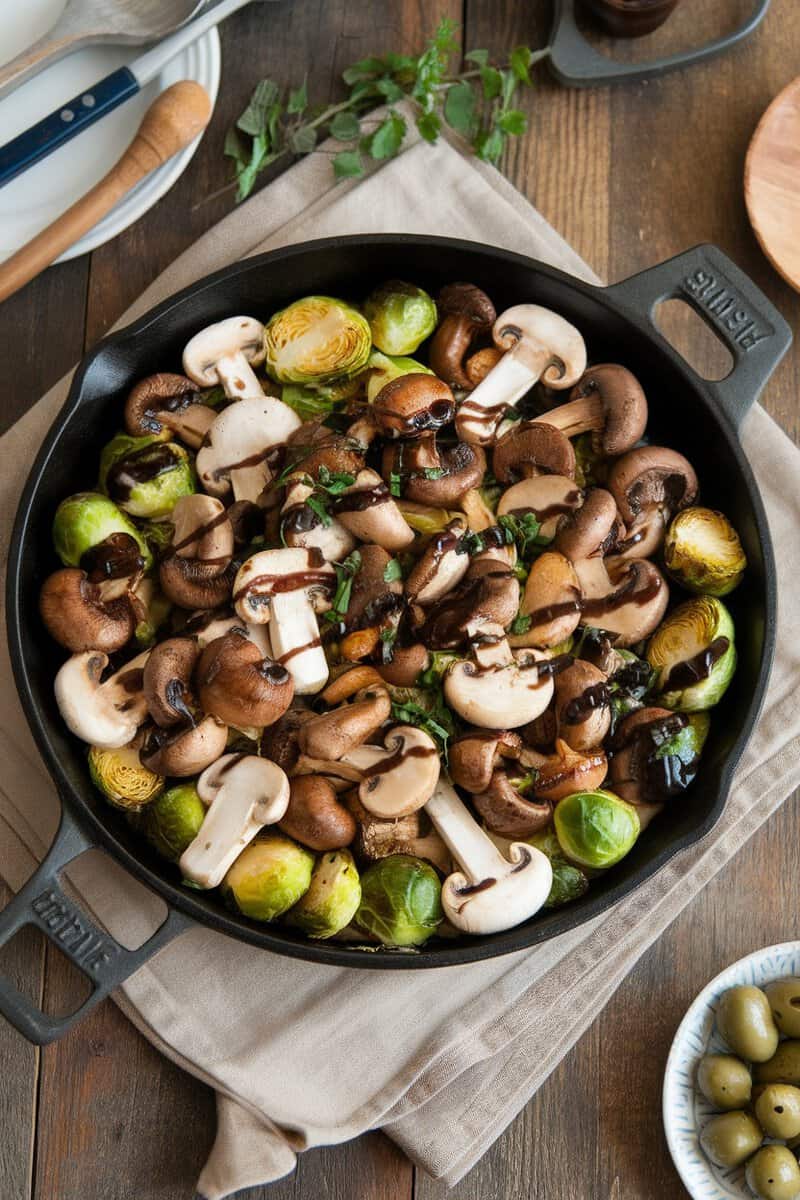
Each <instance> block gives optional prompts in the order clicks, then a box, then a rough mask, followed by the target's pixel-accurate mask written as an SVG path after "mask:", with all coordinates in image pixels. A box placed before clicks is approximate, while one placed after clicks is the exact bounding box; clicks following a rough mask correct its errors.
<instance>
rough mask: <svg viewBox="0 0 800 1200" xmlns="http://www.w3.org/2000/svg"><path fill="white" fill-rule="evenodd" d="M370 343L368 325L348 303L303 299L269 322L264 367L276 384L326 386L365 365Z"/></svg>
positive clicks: (315, 298) (348, 375) (265, 338)
mask: <svg viewBox="0 0 800 1200" xmlns="http://www.w3.org/2000/svg"><path fill="white" fill-rule="evenodd" d="M371 342H372V335H371V334H370V330H369V324H368V323H367V321H366V320H365V318H364V317H362V315H361V313H360V312H357V311H356V309H354V308H352V307H351V306H350V305H349V304H345V303H344V301H343V300H334V299H333V298H332V297H331V296H306V297H305V298H304V299H303V300H295V302H294V304H290V305H289V306H288V308H284V309H282V310H281V311H280V312H277V313H275V316H274V317H272V319H271V320H270V321H269V323H268V325H267V327H266V330H265V333H264V344H265V346H266V352H267V356H266V369H267V371H268V372H269V374H270V375H271V376H272V378H273V379H274V380H276V381H277V382H278V383H302V384H327V383H331V382H332V381H333V380H338V379H339V378H340V377H342V376H343V377H346V378H350V377H352V376H353V375H355V374H356V373H357V372H358V371H360V370H361V369H362V368H363V367H365V366H366V365H367V359H368V358H369V352H370V348H371Z"/></svg>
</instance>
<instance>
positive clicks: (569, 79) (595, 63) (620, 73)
mask: <svg viewBox="0 0 800 1200" xmlns="http://www.w3.org/2000/svg"><path fill="white" fill-rule="evenodd" d="M577 3H578V0H555V17H554V21H553V30H552V32H551V34H550V57H549V60H548V61H549V64H550V69H551V71H552V73H553V75H555V77H556V79H557V80H558V82H559V83H562V84H564V85H565V86H566V87H592V86H595V85H601V84H610V83H635V82H637V81H639V80H641V79H655V78H657V77H658V76H659V75H664V74H665V73H666V72H667V71H675V70H677V69H678V68H681V67H691V66H694V64H695V63H701V62H706V61H707V60H708V59H710V58H716V56H717V55H718V54H724V53H725V51H726V50H731V49H732V48H733V47H734V46H736V45H738V44H739V42H741V41H744V39H745V38H747V37H749V36H750V34H751V33H753V31H754V30H755V29H756V27H757V26H758V25H759V24H760V23H761V21H762V20H763V19H764V17H765V16H766V15H767V9H768V8H769V4H770V0H754V8H753V11H752V13H751V14H750V16H749V17H748V18H747V20H745V21H744V23H743V24H742V25H740V26H739V27H738V29H734V30H733V31H732V32H731V33H726V34H724V36H722V37H719V38H715V39H714V40H713V41H710V42H706V43H705V45H703V46H698V47H697V48H696V49H694V50H682V51H681V52H680V53H679V54H670V55H667V57H666V58H654V59H650V60H649V61H648V62H632V63H626V62H622V61H621V60H620V59H618V58H609V57H608V56H607V55H605V54H601V53H600V51H599V50H595V48H594V46H592V45H591V43H590V42H588V41H587V39H586V38H585V37H584V36H583V33H582V32H581V30H580V29H579V28H578V22H577V20H576V19H575V8H576V5H577Z"/></svg>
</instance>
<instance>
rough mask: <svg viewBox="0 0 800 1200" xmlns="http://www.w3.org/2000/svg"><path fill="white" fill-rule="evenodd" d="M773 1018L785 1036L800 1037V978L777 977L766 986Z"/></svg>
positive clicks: (765, 989)
mask: <svg viewBox="0 0 800 1200" xmlns="http://www.w3.org/2000/svg"><path fill="white" fill-rule="evenodd" d="M764 991H765V992H766V993H767V999H768V1000H769V1006H770V1008H771V1009H772V1018H773V1020H774V1021H775V1024H776V1025H777V1026H778V1029H779V1030H780V1031H781V1033H782V1034H784V1035H785V1037H790V1038H800V979H776V980H775V982H774V983H768V984H767V986H766V987H765V988H764Z"/></svg>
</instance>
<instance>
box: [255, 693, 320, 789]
mask: <svg viewBox="0 0 800 1200" xmlns="http://www.w3.org/2000/svg"><path fill="white" fill-rule="evenodd" d="M313 717H314V714H313V712H312V711H311V709H310V708H298V707H295V706H292V707H291V708H288V709H287V710H286V712H285V713H284V714H283V716H282V717H280V718H279V719H278V720H277V721H276V722H275V723H274V724H273V725H268V726H267V727H266V728H265V729H264V732H263V733H262V735H261V745H260V750H261V754H262V755H263V757H264V758H269V759H272V761H273V762H274V763H277V765H278V766H279V767H280V768H281V769H282V770H283V771H285V772H286V773H287V775H288V774H289V772H290V771H293V770H294V768H295V766H296V765H297V760H298V758H299V757H300V746H299V738H300V730H301V728H302V727H303V725H304V724H305V723H306V721H311V720H313Z"/></svg>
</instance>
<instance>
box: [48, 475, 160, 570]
mask: <svg viewBox="0 0 800 1200" xmlns="http://www.w3.org/2000/svg"><path fill="white" fill-rule="evenodd" d="M131 542H133V543H134V545H131ZM53 545H54V546H55V550H56V554H57V555H58V557H59V558H60V559H61V561H62V563H63V564H64V566H65V567H79V566H82V567H84V568H89V569H91V566H92V563H91V561H90V560H91V559H92V558H95V557H98V558H99V557H101V556H102V557H103V558H104V559H105V560H106V562H107V563H109V564H113V562H114V561H115V557H116V559H117V560H119V559H120V558H121V557H123V556H124V557H127V558H128V559H129V560H135V559H136V557H137V554H138V556H139V557H140V559H141V569H142V570H145V571H149V570H150V568H151V566H152V565H153V555H152V554H151V552H150V547H149V546H148V545H147V541H146V540H145V538H144V537H143V536H142V534H141V533H140V532H139V530H138V529H137V528H136V526H135V525H134V524H133V522H132V521H131V520H130V518H129V517H128V516H127V515H126V514H125V513H124V512H122V510H121V509H120V508H117V506H116V504H115V503H114V502H113V500H110V499H109V498H108V496H103V495H101V494H100V493H99V492H78V493H77V494H76V495H74V496H69V497H68V498H67V499H66V500H62V501H61V503H60V504H59V506H58V508H57V509H56V515H55V517H54V518H53ZM106 573H108V572H106ZM131 573H133V572H131Z"/></svg>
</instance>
